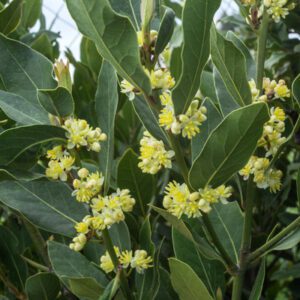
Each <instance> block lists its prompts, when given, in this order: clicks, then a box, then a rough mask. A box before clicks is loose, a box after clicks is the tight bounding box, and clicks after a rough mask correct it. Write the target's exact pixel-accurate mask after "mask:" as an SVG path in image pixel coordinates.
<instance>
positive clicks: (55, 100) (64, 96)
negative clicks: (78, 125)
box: [38, 87, 74, 118]
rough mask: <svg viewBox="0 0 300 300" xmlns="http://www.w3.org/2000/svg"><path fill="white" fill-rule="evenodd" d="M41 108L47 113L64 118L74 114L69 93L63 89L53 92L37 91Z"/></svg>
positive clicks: (72, 102) (72, 101)
mask: <svg viewBox="0 0 300 300" xmlns="http://www.w3.org/2000/svg"><path fill="white" fill-rule="evenodd" d="M38 99H39V102H40V104H41V106H42V107H43V108H44V109H45V111H47V112H48V113H50V114H52V115H54V116H57V117H60V118H65V117H68V116H70V115H72V114H73V113H74V100H73V97H72V95H71V94H70V92H69V91H68V90H67V89H66V88H64V87H57V88H56V89H54V90H38Z"/></svg>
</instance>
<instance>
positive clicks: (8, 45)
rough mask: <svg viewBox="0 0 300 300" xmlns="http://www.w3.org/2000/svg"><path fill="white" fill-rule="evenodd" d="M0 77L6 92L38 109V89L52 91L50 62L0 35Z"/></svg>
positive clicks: (53, 84) (52, 81)
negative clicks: (15, 95) (22, 98)
mask: <svg viewBox="0 0 300 300" xmlns="http://www.w3.org/2000/svg"><path fill="white" fill-rule="evenodd" d="M0 61H2V62H5V63H1V64H0V77H1V79H2V81H3V84H4V86H5V89H6V90H7V91H8V92H11V93H14V94H17V95H20V96H22V97H24V98H25V99H27V100H28V101H29V102H31V103H32V104H33V105H35V106H37V107H40V104H39V102H38V99H37V90H38V89H53V88H55V87H56V82H55V81H54V79H53V77H52V71H53V67H52V64H51V62H50V61H49V60H48V59H47V58H46V57H44V56H42V55H41V54H40V53H38V52H36V51H34V50H32V49H31V48H29V47H28V46H26V45H24V44H22V43H20V42H17V41H14V40H11V39H9V38H6V37H5V36H4V35H2V34H0Z"/></svg>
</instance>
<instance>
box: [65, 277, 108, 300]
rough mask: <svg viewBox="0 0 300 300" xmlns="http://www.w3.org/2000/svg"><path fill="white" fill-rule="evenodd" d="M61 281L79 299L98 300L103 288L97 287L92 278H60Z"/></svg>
mask: <svg viewBox="0 0 300 300" xmlns="http://www.w3.org/2000/svg"><path fill="white" fill-rule="evenodd" d="M61 279H62V281H63V282H65V283H66V285H67V286H68V287H69V289H70V291H71V292H72V293H73V294H74V295H76V296H77V297H79V299H84V300H98V299H99V296H100V295H101V294H102V293H103V288H102V287H100V286H99V284H98V283H97V281H96V280H95V279H94V278H80V277H79V278H76V277H66V276H62V277H61Z"/></svg>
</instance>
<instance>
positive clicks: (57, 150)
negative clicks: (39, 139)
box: [47, 146, 64, 159]
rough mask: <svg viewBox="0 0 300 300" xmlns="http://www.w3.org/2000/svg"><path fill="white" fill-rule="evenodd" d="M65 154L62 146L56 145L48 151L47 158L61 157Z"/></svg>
mask: <svg viewBox="0 0 300 300" xmlns="http://www.w3.org/2000/svg"><path fill="white" fill-rule="evenodd" d="M63 155H64V152H63V148H62V146H56V147H54V148H53V149H51V150H48V151H47V158H50V159H60V158H62V157H63Z"/></svg>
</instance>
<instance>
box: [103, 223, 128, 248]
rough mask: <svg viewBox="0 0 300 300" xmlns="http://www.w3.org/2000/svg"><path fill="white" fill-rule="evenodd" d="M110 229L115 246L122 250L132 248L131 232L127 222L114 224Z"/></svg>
mask: <svg viewBox="0 0 300 300" xmlns="http://www.w3.org/2000/svg"><path fill="white" fill-rule="evenodd" d="M108 231H109V233H110V237H111V239H112V242H113V244H114V245H115V246H117V247H119V249H120V250H131V241H130V233H129V230H128V227H127V225H126V223H125V222H120V223H115V224H113V225H112V226H111V227H110V228H109V230H108Z"/></svg>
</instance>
